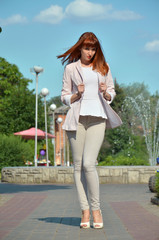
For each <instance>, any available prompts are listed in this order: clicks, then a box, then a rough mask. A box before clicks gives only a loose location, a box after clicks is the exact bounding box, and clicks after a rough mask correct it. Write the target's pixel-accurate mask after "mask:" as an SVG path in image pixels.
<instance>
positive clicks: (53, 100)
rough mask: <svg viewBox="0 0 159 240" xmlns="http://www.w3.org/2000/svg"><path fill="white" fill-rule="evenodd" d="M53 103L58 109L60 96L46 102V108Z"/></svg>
mask: <svg viewBox="0 0 159 240" xmlns="http://www.w3.org/2000/svg"><path fill="white" fill-rule="evenodd" d="M53 103H54V104H55V105H56V107H57V108H58V107H60V106H61V105H62V102H61V96H56V97H53V98H51V99H49V100H48V101H47V104H48V106H50V105H51V104H53Z"/></svg>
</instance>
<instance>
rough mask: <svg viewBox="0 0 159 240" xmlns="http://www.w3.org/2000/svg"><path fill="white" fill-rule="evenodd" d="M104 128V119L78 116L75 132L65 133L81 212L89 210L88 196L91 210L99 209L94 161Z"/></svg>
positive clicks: (97, 182) (97, 180)
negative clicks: (69, 146)
mask: <svg viewBox="0 0 159 240" xmlns="http://www.w3.org/2000/svg"><path fill="white" fill-rule="evenodd" d="M105 128H106V119H103V118H100V117H93V116H80V119H79V124H78V128H77V131H67V136H68V139H69V142H70V145H71V150H72V156H73V161H74V178H75V184H76V187H77V192H78V198H79V202H80V206H81V209H82V210H86V209H89V200H88V196H89V199H90V205H91V209H92V210H98V209H100V200H99V178H98V173H97V170H96V160H97V156H98V153H99V150H100V148H101V145H102V142H103V139H104V134H105ZM87 190H88V191H87ZM87 193H88V195H87Z"/></svg>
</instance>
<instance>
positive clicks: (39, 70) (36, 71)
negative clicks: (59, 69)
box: [30, 66, 44, 167]
mask: <svg viewBox="0 0 159 240" xmlns="http://www.w3.org/2000/svg"><path fill="white" fill-rule="evenodd" d="M30 71H31V73H32V74H33V75H36V97H35V99H36V100H35V154H34V162H35V167H37V127H38V74H40V73H42V72H43V71H44V69H43V68H42V67H40V66H34V67H33V68H31V69H30Z"/></svg>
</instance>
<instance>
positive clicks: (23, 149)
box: [0, 134, 32, 169]
mask: <svg viewBox="0 0 159 240" xmlns="http://www.w3.org/2000/svg"><path fill="white" fill-rule="evenodd" d="M31 153H32V149H31V147H30V145H29V144H28V143H25V142H24V141H23V140H22V139H21V138H20V137H18V136H13V135H11V136H6V135H3V134H0V169H2V168H3V167H13V166H24V165H25V161H31V160H32V154H31Z"/></svg>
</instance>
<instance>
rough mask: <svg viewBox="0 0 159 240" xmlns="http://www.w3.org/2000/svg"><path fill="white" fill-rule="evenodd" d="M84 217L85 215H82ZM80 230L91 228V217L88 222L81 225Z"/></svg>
mask: <svg viewBox="0 0 159 240" xmlns="http://www.w3.org/2000/svg"><path fill="white" fill-rule="evenodd" d="M82 216H83V213H82ZM80 228H90V217H89V221H88V222H81V223H80Z"/></svg>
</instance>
